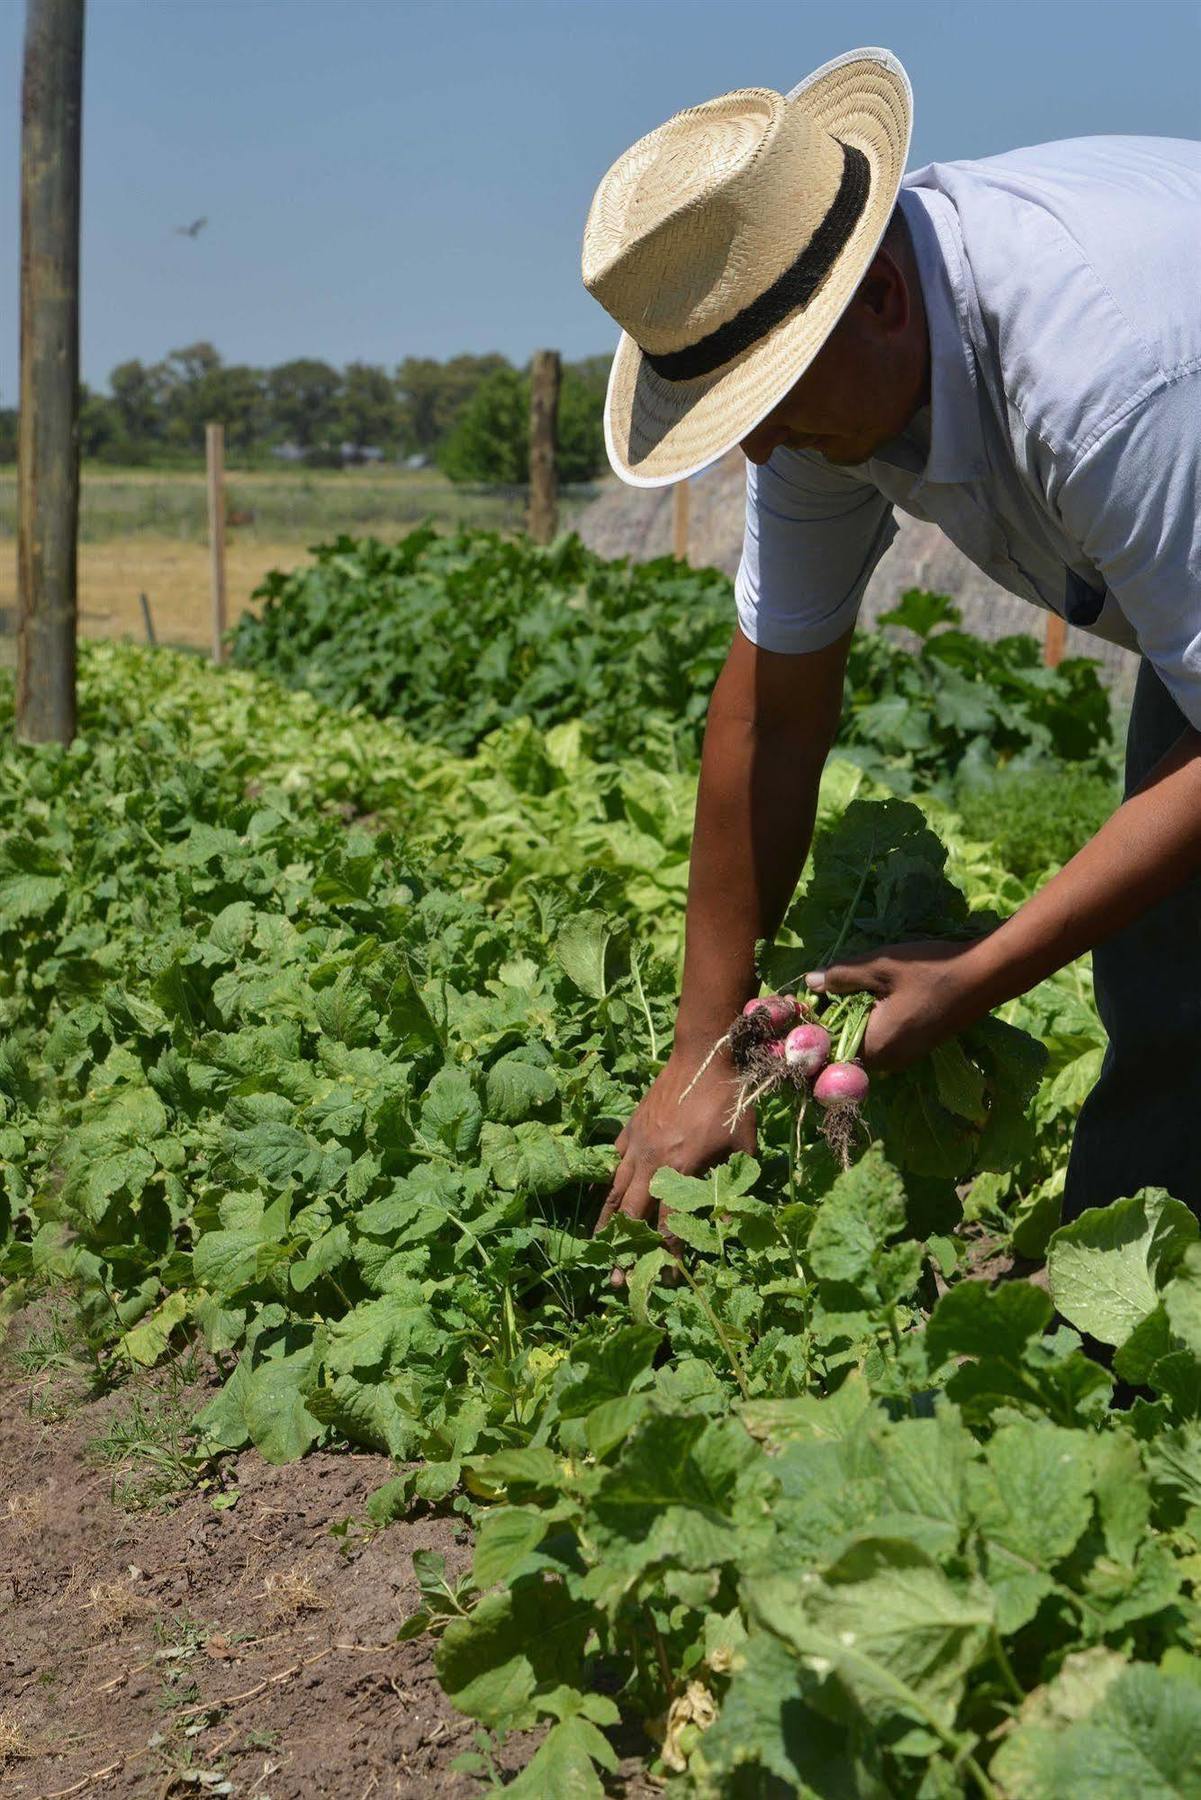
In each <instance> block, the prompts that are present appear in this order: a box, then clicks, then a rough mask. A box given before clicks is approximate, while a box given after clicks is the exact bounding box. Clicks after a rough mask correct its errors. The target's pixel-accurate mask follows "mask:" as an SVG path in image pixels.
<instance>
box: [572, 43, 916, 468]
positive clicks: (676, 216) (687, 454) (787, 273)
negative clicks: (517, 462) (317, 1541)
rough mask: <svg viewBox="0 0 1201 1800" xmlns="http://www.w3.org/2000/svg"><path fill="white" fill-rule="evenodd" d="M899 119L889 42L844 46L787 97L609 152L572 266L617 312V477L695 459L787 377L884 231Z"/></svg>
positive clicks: (689, 115)
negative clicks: (880, 46)
mask: <svg viewBox="0 0 1201 1800" xmlns="http://www.w3.org/2000/svg"><path fill="white" fill-rule="evenodd" d="M912 117H913V94H912V90H911V89H910V86H909V78H908V76H907V75H906V74H905V71H904V69H903V68H902V67H901V65H900V63H899V62H898V61H897V59H896V57H894V56H892V55H891V54H890V53H889V52H888V51H887V50H851V51H848V53H847V54H846V55H845V56H839V57H836V58H835V60H834V61H833V62H829V63H826V64H825V65H824V67H823V68H820V69H818V70H817V72H816V73H815V74H813V75H811V76H810V77H809V78H808V80H807V81H803V82H802V83H801V84H800V86H799V87H795V88H793V90H792V92H791V93H790V94H789V95H788V96H787V97H785V96H784V95H782V94H777V93H775V92H774V91H773V90H772V89H771V88H738V89H736V90H735V91H734V92H733V93H731V94H722V95H721V96H720V97H719V98H718V99H716V100H710V101H707V102H706V104H705V105H703V106H693V107H689V108H688V109H687V110H686V111H685V112H681V113H677V114H676V115H675V117H674V118H671V119H669V120H668V121H667V123H666V125H661V126H660V127H659V129H658V130H657V131H652V132H651V133H650V135H649V136H648V137H644V138H641V139H640V140H639V141H638V143H636V144H635V145H634V146H633V148H632V149H630V150H627V151H626V153H625V155H624V156H622V157H620V158H619V159H618V160H617V162H615V163H614V165H613V167H612V168H611V169H610V170H609V173H608V174H607V175H606V176H605V178H604V180H603V181H602V182H601V184H600V186H599V187H598V188H597V190H596V195H595V197H594V199H593V202H592V206H591V209H590V211H589V213H588V223H587V225H586V226H585V227H584V248H583V258H582V263H583V274H584V284H585V286H586V287H587V288H588V290H589V292H590V293H591V294H593V295H594V296H595V298H596V299H597V300H599V301H600V303H601V305H602V306H603V307H604V308H605V310H606V312H609V313H611V314H612V316H613V317H614V318H615V319H616V320H617V322H618V324H619V325H620V326H621V327H622V338H621V342H620V343H619V344H618V347H617V354H616V356H615V357H614V359H613V369H612V373H611V374H610V377H609V393H608V398H607V400H606V402H605V443H606V446H607V448H608V452H609V461H610V462H611V463H612V465H613V467H614V469H615V470H616V471H617V473H618V474H619V475H620V476H621V477H622V479H623V480H624V481H628V482H630V483H631V484H632V485H633V486H634V487H662V486H664V485H665V484H666V483H667V482H670V481H679V480H682V479H683V477H684V476H686V475H694V474H696V472H697V470H698V469H703V468H705V467H706V466H707V465H708V464H709V463H711V462H715V461H716V460H717V458H718V457H719V456H722V455H724V454H725V452H726V451H727V450H730V449H732V448H733V446H734V445H735V444H737V443H738V442H739V441H740V439H742V438H744V437H745V436H746V435H747V433H748V432H749V431H751V430H752V429H753V428H754V427H755V426H756V425H757V424H758V423H759V421H760V419H762V418H764V417H766V415H767V414H768V413H769V412H770V411H771V410H772V408H773V407H774V406H775V405H777V404H778V402H779V401H780V400H782V399H783V397H784V395H785V394H786V393H787V392H788V391H789V389H790V388H791V387H793V386H794V385H795V383H796V382H797V381H799V380H800V378H801V376H802V375H803V374H804V372H805V370H806V369H807V368H808V366H809V364H810V363H811V362H812V361H813V359H814V357H815V356H816V355H817V353H818V351H819V350H820V349H821V347H822V345H823V344H824V342H825V341H826V338H827V337H828V336H829V334H830V332H831V331H832V330H833V328H834V326H835V325H836V324H837V322H838V319H839V317H840V316H841V314H842V312H843V309H844V308H845V307H846V305H847V304H848V302H849V301H850V299H851V296H852V295H853V294H854V292H855V289H856V287H857V286H858V285H859V282H860V281H861V280H862V278H863V275H864V273H865V272H866V270H867V268H868V265H869V264H870V262H871V260H872V257H873V256H874V255H875V253H876V250H877V247H878V246H879V243H880V239H881V238H882V237H883V235H884V231H885V228H886V226H887V224H888V221H889V219H890V218H891V216H892V211H893V207H894V206H895V204H896V198H897V192H898V190H899V188H900V185H901V176H902V174H903V173H904V168H905V158H906V156H907V155H908V152H909V134H910V128H911V125H912Z"/></svg>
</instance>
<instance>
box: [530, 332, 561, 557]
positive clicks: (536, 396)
mask: <svg viewBox="0 0 1201 1800" xmlns="http://www.w3.org/2000/svg"><path fill="white" fill-rule="evenodd" d="M561 374H562V370H561V367H560V363H559V352H558V351H557V350H535V352H534V363H533V368H532V369H531V371H530V513H529V534H530V536H531V538H532V539H533V540H534V542H535V543H536V544H549V543H550V542H551V540H552V539H553V538H554V535H555V532H556V531H557V530H558V528H559V483H558V477H557V474H556V472H555V453H556V451H557V450H558V440H559V432H558V425H559V381H560V377H561Z"/></svg>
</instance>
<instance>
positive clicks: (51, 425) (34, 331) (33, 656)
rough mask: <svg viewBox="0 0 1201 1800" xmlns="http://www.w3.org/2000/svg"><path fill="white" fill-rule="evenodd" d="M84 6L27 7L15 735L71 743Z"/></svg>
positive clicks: (68, 1) (60, 1) (78, 0)
mask: <svg viewBox="0 0 1201 1800" xmlns="http://www.w3.org/2000/svg"><path fill="white" fill-rule="evenodd" d="M83 16H84V7H83V0H28V4H27V6H26V12H25V68H24V79H23V83H22V89H21V388H20V418H19V422H18V427H17V509H18V523H17V590H18V595H19V599H18V641H17V691H16V735H17V738H18V740H19V741H20V742H22V743H26V744H46V743H58V744H69V743H70V741H71V739H72V738H73V737H74V735H75V628H76V606H77V586H76V583H77V561H76V558H77V541H78V533H79V163H80V140H81V114H82V108H83Z"/></svg>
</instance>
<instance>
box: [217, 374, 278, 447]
mask: <svg viewBox="0 0 1201 1800" xmlns="http://www.w3.org/2000/svg"><path fill="white" fill-rule="evenodd" d="M264 386H265V384H264V380H263V375H262V372H261V371H260V370H258V369H252V368H250V366H249V365H248V364H246V363H231V364H230V365H229V366H228V367H225V368H220V369H216V370H214V371H213V373H212V375H211V376H210V378H209V380H208V381H207V383H206V385H205V390H204V398H205V402H206V404H207V406H208V414H207V418H208V419H211V420H212V421H214V422H215V423H217V424H221V425H224V427H225V441H226V443H227V444H228V445H229V447H230V449H231V450H242V451H246V450H253V449H254V448H255V446H256V445H257V444H259V443H260V442H261V441H262V439H263V436H264V434H265V432H266V427H267V397H266V393H265V391H264Z"/></svg>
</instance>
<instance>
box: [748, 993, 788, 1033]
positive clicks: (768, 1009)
mask: <svg viewBox="0 0 1201 1800" xmlns="http://www.w3.org/2000/svg"><path fill="white" fill-rule="evenodd" d="M760 1012H763V1013H764V1014H766V1022H767V1024H769V1025H770V1026H771V1028H772V1031H773V1032H778V1031H783V1030H785V1028H786V1027H787V1026H789V1025H791V1024H793V1023H794V1022H795V1021H796V1020H797V1019H798V1018H799V1017H800V1016H801V1005H800V1002H799V1000H797V999H795V998H794V996H793V995H792V994H765V995H764V996H763V998H762V999H761V1000H748V1001H747V1003H746V1005H745V1006H744V1007H743V1009H742V1016H743V1018H744V1019H753V1018H755V1017H756V1016H757V1015H758V1014H759V1013H760Z"/></svg>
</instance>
